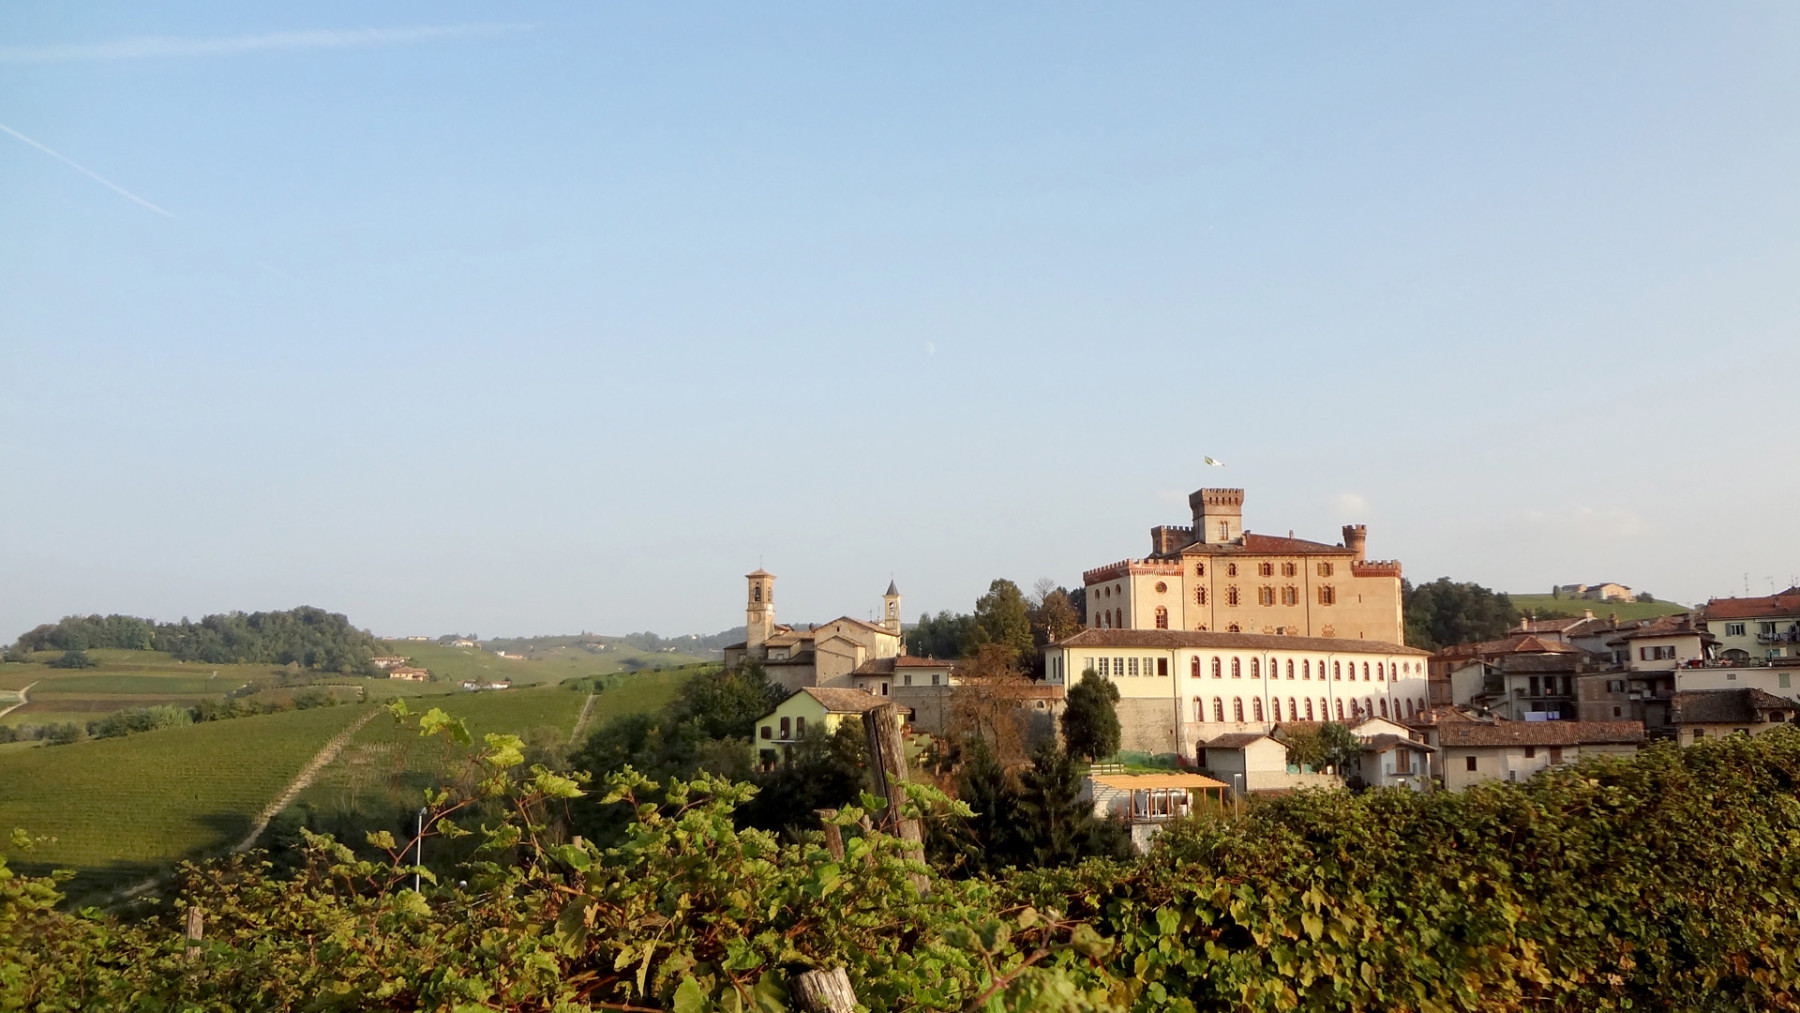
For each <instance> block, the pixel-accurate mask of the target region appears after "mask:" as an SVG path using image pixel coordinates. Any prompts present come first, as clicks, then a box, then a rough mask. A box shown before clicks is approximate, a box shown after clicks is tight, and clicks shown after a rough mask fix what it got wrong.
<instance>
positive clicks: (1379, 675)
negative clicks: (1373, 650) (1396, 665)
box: [1375, 661, 1387, 682]
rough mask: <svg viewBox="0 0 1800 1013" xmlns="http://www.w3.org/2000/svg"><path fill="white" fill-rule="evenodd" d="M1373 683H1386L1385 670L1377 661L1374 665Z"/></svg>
mask: <svg viewBox="0 0 1800 1013" xmlns="http://www.w3.org/2000/svg"><path fill="white" fill-rule="evenodd" d="M1375 681H1376V682H1386V681H1387V669H1386V668H1385V667H1384V666H1383V665H1382V664H1381V662H1379V661H1377V662H1376V663H1375Z"/></svg>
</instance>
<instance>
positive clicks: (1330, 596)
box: [1319, 584, 1337, 605]
mask: <svg viewBox="0 0 1800 1013" xmlns="http://www.w3.org/2000/svg"><path fill="white" fill-rule="evenodd" d="M1319 604H1321V605H1336V604H1337V589H1336V588H1334V587H1332V586H1331V585H1330V584H1324V585H1321V586H1320V588H1319Z"/></svg>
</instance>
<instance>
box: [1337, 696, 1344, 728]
mask: <svg viewBox="0 0 1800 1013" xmlns="http://www.w3.org/2000/svg"><path fill="white" fill-rule="evenodd" d="M1337 718H1338V723H1339V724H1343V723H1344V701H1342V700H1339V701H1338V702H1337Z"/></svg>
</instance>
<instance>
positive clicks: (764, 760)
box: [750, 686, 898, 770]
mask: <svg viewBox="0 0 1800 1013" xmlns="http://www.w3.org/2000/svg"><path fill="white" fill-rule="evenodd" d="M889 702H890V701H887V700H883V699H882V698H881V697H878V696H874V695H872V694H869V693H865V692H863V691H862V690H860V689H842V688H832V687H825V686H803V687H801V688H800V689H798V690H795V691H794V692H792V693H790V694H788V696H787V699H785V700H783V701H781V703H779V704H777V705H776V706H775V709H774V710H772V711H770V712H768V713H767V714H764V715H763V716H761V717H759V718H757V719H756V725H755V728H756V735H755V738H753V739H751V740H750V759H751V762H752V763H754V764H755V765H756V767H757V769H759V770H773V769H774V768H775V767H776V765H777V764H779V763H781V762H783V761H784V760H786V759H787V757H788V754H789V751H790V750H791V749H792V748H793V745H794V743H796V742H799V741H800V739H801V738H802V737H804V736H805V735H806V731H807V729H808V728H815V729H823V730H824V732H825V734H827V735H832V734H835V733H836V732H837V730H838V726H839V725H841V724H843V723H844V721H845V720H846V719H851V718H853V719H857V720H861V718H862V715H863V713H864V712H865V711H871V710H874V709H875V708H877V707H879V706H881V705H882V704H884V703H889ZM896 711H898V708H896Z"/></svg>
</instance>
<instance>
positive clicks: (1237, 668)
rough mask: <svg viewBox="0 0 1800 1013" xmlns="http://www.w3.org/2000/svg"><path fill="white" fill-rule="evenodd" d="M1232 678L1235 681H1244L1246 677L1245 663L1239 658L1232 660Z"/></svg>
mask: <svg viewBox="0 0 1800 1013" xmlns="http://www.w3.org/2000/svg"><path fill="white" fill-rule="evenodd" d="M1231 677H1232V678H1233V679H1242V678H1243V677H1244V663H1243V662H1242V661H1241V660H1239V659H1237V658H1232V659H1231Z"/></svg>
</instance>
